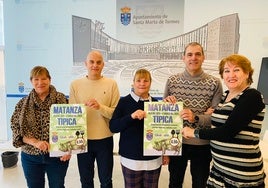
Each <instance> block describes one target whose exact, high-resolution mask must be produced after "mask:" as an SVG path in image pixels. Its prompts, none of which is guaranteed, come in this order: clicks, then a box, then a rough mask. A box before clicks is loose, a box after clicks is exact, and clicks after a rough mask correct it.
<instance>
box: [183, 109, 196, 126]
mask: <svg viewBox="0 0 268 188" xmlns="http://www.w3.org/2000/svg"><path fill="white" fill-rule="evenodd" d="M180 116H181V118H182V119H183V120H187V121H189V122H190V123H194V122H195V119H194V117H195V114H194V113H193V112H192V111H191V110H190V109H188V108H184V109H183V110H182V111H181V112H180Z"/></svg>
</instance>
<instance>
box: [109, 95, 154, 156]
mask: <svg viewBox="0 0 268 188" xmlns="http://www.w3.org/2000/svg"><path fill="white" fill-rule="evenodd" d="M152 101H157V99H155V98H152ZM138 109H141V110H143V109H144V102H143V101H138V102H136V101H135V100H134V99H133V98H132V97H131V95H130V94H129V95H127V96H125V97H122V98H121V99H120V100H119V102H118V105H117V107H116V108H115V111H114V113H113V117H112V119H111V120H110V130H111V132H113V133H118V132H120V140H119V154H120V155H121V156H123V157H126V158H129V159H133V160H151V159H156V158H158V157H159V156H143V129H144V127H143V126H144V125H143V123H144V120H138V119H132V118H131V114H132V113H133V112H135V111H136V110H138Z"/></svg>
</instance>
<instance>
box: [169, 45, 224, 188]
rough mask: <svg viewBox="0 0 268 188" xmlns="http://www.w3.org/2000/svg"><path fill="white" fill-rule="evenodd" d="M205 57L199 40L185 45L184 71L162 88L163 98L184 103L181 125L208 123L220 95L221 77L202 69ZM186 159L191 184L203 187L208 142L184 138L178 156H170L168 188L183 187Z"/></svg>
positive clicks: (209, 157)
mask: <svg viewBox="0 0 268 188" xmlns="http://www.w3.org/2000/svg"><path fill="white" fill-rule="evenodd" d="M204 59H205V56H204V51H203V47H202V46H201V45H200V44H199V43H197V42H192V43H190V44H188V45H187V46H186V47H185V50H184V54H183V61H184V63H185V66H186V67H185V70H184V72H182V73H179V74H176V75H172V76H170V77H169V78H168V80H167V83H166V87H165V91H164V101H167V102H172V103H174V102H176V101H182V102H183V104H184V109H183V110H182V111H181V113H180V116H181V117H182V119H183V120H184V121H183V124H184V126H189V127H192V128H201V127H205V126H210V115H209V114H211V113H212V111H213V108H215V107H216V106H217V104H218V103H219V101H220V98H221V95H222V85H221V82H220V80H219V79H218V78H215V77H213V76H211V75H208V74H207V73H205V72H204V71H203V69H202V64H203V62H204ZM188 160H190V163H191V164H190V172H191V175H192V187H193V188H203V187H204V188H205V187H206V181H207V178H208V175H209V170H210V162H211V152H210V145H209V141H208V140H202V139H196V138H192V139H187V140H186V139H183V144H182V155H181V156H170V162H169V166H168V170H169V173H170V177H169V187H170V188H181V187H182V185H183V179H184V174H185V170H186V168H187V164H188Z"/></svg>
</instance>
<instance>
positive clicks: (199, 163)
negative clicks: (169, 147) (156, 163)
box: [168, 144, 211, 188]
mask: <svg viewBox="0 0 268 188" xmlns="http://www.w3.org/2000/svg"><path fill="white" fill-rule="evenodd" d="M188 160H189V161H190V172H191V175H192V188H205V187H206V182H207V179H208V176H209V171H210V162H211V152H210V145H201V146H197V145H187V144H183V145H182V155H181V156H170V162H169V165H168V170H169V173H170V174H169V175H170V176H169V188H182V185H183V180H184V175H185V170H186V168H187V164H188Z"/></svg>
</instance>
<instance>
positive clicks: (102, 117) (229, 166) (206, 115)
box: [11, 42, 265, 188]
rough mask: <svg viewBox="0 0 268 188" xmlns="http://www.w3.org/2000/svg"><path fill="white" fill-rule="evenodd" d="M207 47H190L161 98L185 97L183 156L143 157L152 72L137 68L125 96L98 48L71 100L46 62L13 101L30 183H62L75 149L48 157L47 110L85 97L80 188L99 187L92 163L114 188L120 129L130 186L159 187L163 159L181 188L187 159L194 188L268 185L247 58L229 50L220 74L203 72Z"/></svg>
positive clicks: (260, 110)
mask: <svg viewBox="0 0 268 188" xmlns="http://www.w3.org/2000/svg"><path fill="white" fill-rule="evenodd" d="M204 60H205V55H204V51H203V48H202V46H201V45H200V44H199V43H197V42H192V43H190V44H188V45H187V46H186V47H185V50H184V54H183V61H184V63H185V70H184V71H183V72H182V73H178V74H176V75H171V76H170V77H169V78H168V80H167V82H166V86H165V90H164V95H163V101H165V102H168V103H175V102H177V101H182V102H183V105H184V106H183V110H182V111H181V112H180V114H179V115H180V117H181V118H182V119H183V127H184V128H183V129H182V130H181V133H182V135H183V143H182V152H181V155H180V156H144V155H143V123H144V118H145V117H146V112H145V111H144V102H145V101H157V99H156V98H154V97H153V96H151V95H150V93H149V91H150V87H151V83H152V77H151V74H150V72H149V71H148V70H146V69H139V70H137V71H136V72H135V75H134V78H133V83H132V86H133V88H132V90H131V93H130V94H128V95H127V96H124V97H121V98H120V94H119V89H118V86H117V83H116V82H115V81H114V80H113V79H110V78H106V77H104V76H102V70H103V67H104V60H103V57H102V54H101V53H100V52H99V51H95V50H94V51H91V52H89V54H88V56H87V59H86V61H85V66H86V68H87V71H88V73H87V75H86V76H85V77H83V78H80V79H77V80H74V81H73V82H72V83H71V85H70V93H69V99H67V98H66V96H65V95H64V94H63V93H61V92H59V91H57V90H56V89H55V87H53V85H51V76H50V74H49V72H48V70H47V69H46V68H45V67H42V66H36V67H34V68H33V69H32V71H31V74H30V81H31V83H32V85H33V89H32V91H31V92H30V93H29V95H28V96H26V97H24V98H22V99H21V100H20V101H19V102H18V103H17V105H16V106H15V110H14V113H13V115H12V117H11V129H12V132H13V145H14V146H15V147H21V161H22V167H23V171H24V175H25V178H26V181H27V185H28V187H30V188H41V187H44V185H45V174H47V177H48V182H49V187H50V188H62V187H64V179H65V176H66V172H67V169H68V165H69V159H70V158H71V155H64V156H62V157H59V158H58V157H49V153H48V151H49V112H50V106H51V105H52V104H55V103H59V104H61V103H71V104H77V103H79V104H80V103H82V104H85V105H86V110H87V135H88V141H87V142H88V143H87V144H88V151H87V152H86V153H81V154H77V162H78V169H79V175H80V182H81V187H82V188H89V187H94V182H93V178H94V169H95V165H94V164H95V161H96V163H97V169H98V176H99V181H100V185H101V187H102V188H106V187H107V188H110V187H112V185H113V183H112V172H113V146H114V143H113V134H114V133H120V140H119V154H120V163H121V168H122V173H123V177H124V185H125V187H126V188H157V187H158V182H159V177H160V173H161V167H162V165H168V170H169V188H182V187H183V181H184V176H185V171H186V168H187V165H188V161H190V172H191V176H192V187H193V188H205V187H213V188H218V187H226V188H231V187H254V188H264V187H265V184H264V179H265V173H264V167H263V159H262V155H261V151H260V148H259V141H260V137H259V136H260V135H259V133H260V131H261V127H262V121H263V119H264V109H265V105H264V103H263V99H262V95H261V93H260V92H259V91H257V90H256V89H254V88H251V87H250V85H251V84H252V82H253V80H252V74H253V69H252V67H251V63H250V61H249V60H248V59H247V58H246V57H244V56H242V55H239V54H232V55H230V56H228V57H226V58H224V59H222V60H221V61H220V64H219V74H220V76H221V78H222V79H223V81H224V83H225V85H226V87H227V91H226V92H223V88H222V85H221V80H220V79H218V78H216V77H214V76H212V75H209V74H207V73H205V72H204V71H203V69H202V64H203V62H204Z"/></svg>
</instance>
